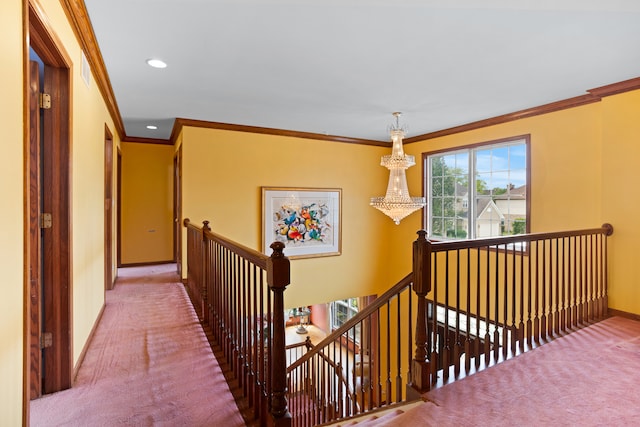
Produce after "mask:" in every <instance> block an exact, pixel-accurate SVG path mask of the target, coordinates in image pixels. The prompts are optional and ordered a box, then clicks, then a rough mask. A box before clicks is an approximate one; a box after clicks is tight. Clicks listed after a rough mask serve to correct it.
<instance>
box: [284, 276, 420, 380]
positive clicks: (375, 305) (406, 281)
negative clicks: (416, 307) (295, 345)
mask: <svg viewBox="0 0 640 427" xmlns="http://www.w3.org/2000/svg"><path fill="white" fill-rule="evenodd" d="M412 278H413V274H412V273H410V274H407V275H406V276H405V277H404V278H403V279H401V280H400V281H399V282H398V283H396V284H395V285H394V286H393V287H391V288H390V289H389V290H388V291H386V292H385V293H384V294H382V295H380V296H379V297H378V298H376V299H375V300H374V301H373V302H372V303H371V304H369V305H368V306H366V307H365V308H364V309H363V310H362V311H359V312H358V313H357V314H356V315H355V316H353V317H352V318H351V319H349V320H347V321H346V322H345V323H344V324H342V326H340V327H339V328H338V329H336V330H335V331H333V332H332V333H330V334H329V335H327V336H326V337H325V338H324V339H323V340H322V341H320V342H319V343H318V344H316V345H315V346H314V347H313V348H312V349H311V350H309V351H308V352H307V353H306V354H305V355H304V356H302V357H301V358H300V359H298V360H296V361H295V362H294V363H292V364H291V365H289V367H288V368H287V373H289V372H291V371H293V370H294V369H296V368H297V367H298V366H300V365H302V364H303V363H305V362H306V361H308V360H309V359H311V358H312V357H313V356H314V355H316V354H318V353H319V352H320V351H321V350H322V349H323V348H324V347H326V346H327V345H329V344H331V343H333V342H334V341H335V340H337V339H338V338H340V336H341V335H343V334H344V333H345V332H347V331H349V329H351V328H353V327H354V326H356V325H357V324H358V323H360V322H362V321H363V320H365V319H366V318H368V317H369V316H371V315H372V314H373V313H375V312H376V311H378V310H379V309H380V308H381V307H382V306H384V305H385V304H386V303H387V302H388V301H389V299H391V298H392V297H394V296H395V295H397V294H398V293H399V292H401V291H402V290H403V289H405V288H406V287H408V286H410V285H411V283H412Z"/></svg>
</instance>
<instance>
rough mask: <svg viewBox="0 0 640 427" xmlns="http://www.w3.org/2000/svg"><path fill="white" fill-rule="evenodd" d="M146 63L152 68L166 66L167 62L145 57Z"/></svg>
mask: <svg viewBox="0 0 640 427" xmlns="http://www.w3.org/2000/svg"><path fill="white" fill-rule="evenodd" d="M147 64H149V66H151V67H153V68H167V63H166V62H164V61H162V60H160V59H154V58H151V59H147Z"/></svg>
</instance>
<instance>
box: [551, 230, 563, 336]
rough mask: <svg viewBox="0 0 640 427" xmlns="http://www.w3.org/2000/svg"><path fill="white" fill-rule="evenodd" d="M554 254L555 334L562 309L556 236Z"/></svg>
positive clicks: (558, 252) (558, 244) (558, 331)
mask: <svg viewBox="0 0 640 427" xmlns="http://www.w3.org/2000/svg"><path fill="white" fill-rule="evenodd" d="M555 241H556V256H555V273H556V274H555V285H556V287H555V289H556V308H555V310H554V313H553V332H555V334H556V336H557V335H559V334H560V317H561V311H562V294H561V289H560V277H561V275H560V239H559V238H556V239H555Z"/></svg>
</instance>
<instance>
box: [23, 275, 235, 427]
mask: <svg viewBox="0 0 640 427" xmlns="http://www.w3.org/2000/svg"><path fill="white" fill-rule="evenodd" d="M31 425H32V426H34V427H37V426H47V427H51V426H114V425H120V426H122V425H125V426H202V427H205V426H216V425H224V426H225V427H227V426H229V427H239V426H244V425H245V423H244V421H243V419H242V416H241V415H240V412H239V411H238V408H237V406H236V403H235V401H234V398H233V396H232V394H231V392H230V391H229V387H228V385H227V383H226V382H225V380H224V376H223V373H222V371H221V369H220V366H219V365H218V362H217V361H216V359H215V357H214V356H213V353H212V351H211V348H210V346H209V343H208V341H207V338H206V336H205V334H204V332H203V331H202V328H201V326H200V324H199V322H198V319H197V317H196V315H195V313H194V311H193V309H192V307H191V303H190V302H189V298H188V296H187V293H186V291H185V290H184V287H183V285H182V284H181V283H180V281H179V279H178V276H177V275H176V273H175V265H174V264H165V265H154V266H145V267H131V268H125V269H120V271H119V277H118V280H117V282H116V286H115V288H114V290H111V291H107V296H106V307H105V310H104V313H103V316H102V319H101V320H100V323H99V324H98V326H97V328H96V331H95V335H94V337H93V340H92V341H91V343H90V344H89V348H88V350H87V352H86V356H85V359H84V362H83V364H82V366H81V367H80V369H79V372H78V375H77V378H76V380H75V382H74V385H73V387H72V388H71V389H69V390H65V391H62V392H58V393H54V394H52V395H48V396H45V397H43V398H41V399H37V400H34V401H32V402H31Z"/></svg>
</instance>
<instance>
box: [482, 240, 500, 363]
mask: <svg viewBox="0 0 640 427" xmlns="http://www.w3.org/2000/svg"><path fill="white" fill-rule="evenodd" d="M485 252H486V254H487V255H486V257H487V282H486V284H485V291H486V295H485V304H486V305H487V309H486V310H485V322H484V323H485V325H484V327H485V331H484V364H485V366H489V357H490V355H491V349H492V345H491V333H490V331H489V329H490V325H491V252H490V250H489V246H487V247H486V251H485ZM495 345H497V344H494V346H495Z"/></svg>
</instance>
